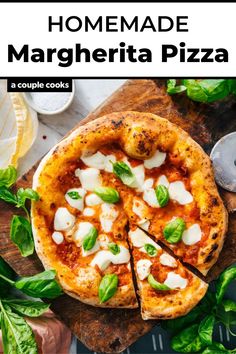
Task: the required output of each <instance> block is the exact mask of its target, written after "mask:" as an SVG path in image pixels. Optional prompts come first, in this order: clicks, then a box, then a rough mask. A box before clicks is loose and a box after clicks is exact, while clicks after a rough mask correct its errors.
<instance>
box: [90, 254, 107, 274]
mask: <svg viewBox="0 0 236 354" xmlns="http://www.w3.org/2000/svg"><path fill="white" fill-rule="evenodd" d="M110 264H111V252H110V251H99V252H98V253H96V255H95V257H94V259H93V260H92V262H91V263H90V265H91V266H92V267H95V266H98V268H99V269H100V270H101V271H104V270H105V269H106V268H107V267H109V265H110Z"/></svg>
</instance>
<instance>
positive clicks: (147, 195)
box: [143, 188, 160, 208]
mask: <svg viewBox="0 0 236 354" xmlns="http://www.w3.org/2000/svg"><path fill="white" fill-rule="evenodd" d="M143 200H145V202H146V203H148V205H150V206H151V207H153V208H159V207H160V205H159V203H158V200H157V196H156V192H155V189H153V188H150V189H146V190H145V191H144V192H143Z"/></svg>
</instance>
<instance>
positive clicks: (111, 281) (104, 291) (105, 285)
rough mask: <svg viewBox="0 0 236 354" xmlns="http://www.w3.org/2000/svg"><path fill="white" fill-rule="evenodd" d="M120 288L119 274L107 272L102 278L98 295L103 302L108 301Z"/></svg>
mask: <svg viewBox="0 0 236 354" xmlns="http://www.w3.org/2000/svg"><path fill="white" fill-rule="evenodd" d="M117 288H118V276H117V275H116V274H106V275H104V277H103V278H102V280H101V283H100V285H99V290H98V296H99V300H100V302H101V303H103V302H106V301H108V300H109V299H110V298H111V297H112V296H114V295H115V293H116V291H117Z"/></svg>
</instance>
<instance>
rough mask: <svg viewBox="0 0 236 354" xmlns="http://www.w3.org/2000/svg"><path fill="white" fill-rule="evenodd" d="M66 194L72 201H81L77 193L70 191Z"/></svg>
mask: <svg viewBox="0 0 236 354" xmlns="http://www.w3.org/2000/svg"><path fill="white" fill-rule="evenodd" d="M67 194H68V196H69V197H70V198H71V199H74V200H78V199H82V197H81V195H80V194H79V193H78V192H77V191H70V192H67Z"/></svg>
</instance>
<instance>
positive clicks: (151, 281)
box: [148, 274, 171, 291]
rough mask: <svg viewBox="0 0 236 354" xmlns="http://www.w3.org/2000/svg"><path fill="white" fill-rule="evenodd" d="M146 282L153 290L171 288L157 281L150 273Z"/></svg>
mask: <svg viewBox="0 0 236 354" xmlns="http://www.w3.org/2000/svg"><path fill="white" fill-rule="evenodd" d="M148 283H149V285H150V286H151V287H152V288H153V289H155V290H160V291H168V290H171V289H170V288H169V287H168V286H167V285H165V284H161V283H159V282H158V281H156V279H155V278H154V277H153V275H152V274H149V276H148Z"/></svg>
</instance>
